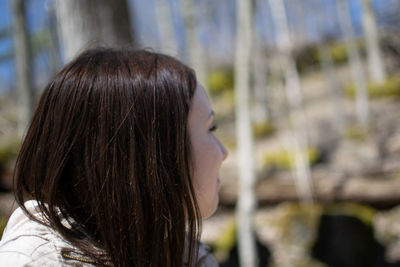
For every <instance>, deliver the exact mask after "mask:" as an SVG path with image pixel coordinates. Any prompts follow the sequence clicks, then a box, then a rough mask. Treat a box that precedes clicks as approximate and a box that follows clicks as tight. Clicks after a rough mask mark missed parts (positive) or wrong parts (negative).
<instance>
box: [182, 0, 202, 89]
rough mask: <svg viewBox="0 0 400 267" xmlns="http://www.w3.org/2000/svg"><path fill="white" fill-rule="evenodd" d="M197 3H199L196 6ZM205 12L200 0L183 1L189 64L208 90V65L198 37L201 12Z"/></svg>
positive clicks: (198, 79)
mask: <svg viewBox="0 0 400 267" xmlns="http://www.w3.org/2000/svg"><path fill="white" fill-rule="evenodd" d="M196 3H197V5H196V6H195V4H196ZM199 10H200V11H199ZM195 11H196V12H195ZM204 13H205V12H201V8H200V6H199V2H198V1H193V0H185V1H183V15H184V21H185V26H186V40H187V42H186V43H187V51H188V52H187V53H188V57H189V65H190V66H191V67H192V68H193V69H194V70H195V71H196V76H197V81H199V82H200V83H201V84H202V85H203V86H204V88H205V89H206V90H207V88H208V86H207V66H206V61H205V53H204V47H203V46H202V44H201V41H200V38H199V37H198V25H199V23H200V19H199V17H200V15H199V14H204ZM196 14H197V16H196Z"/></svg>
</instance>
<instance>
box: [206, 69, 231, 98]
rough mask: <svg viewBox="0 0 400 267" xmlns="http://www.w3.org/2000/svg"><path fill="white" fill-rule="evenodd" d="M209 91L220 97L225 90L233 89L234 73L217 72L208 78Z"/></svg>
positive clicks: (213, 72) (226, 71) (228, 71)
mask: <svg viewBox="0 0 400 267" xmlns="http://www.w3.org/2000/svg"><path fill="white" fill-rule="evenodd" d="M208 89H209V91H210V93H211V94H213V95H218V94H221V93H222V92H223V91H225V90H232V89H233V71H232V70H215V71H212V72H211V73H210V74H209V76H208Z"/></svg>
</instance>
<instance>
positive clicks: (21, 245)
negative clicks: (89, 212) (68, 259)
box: [0, 202, 70, 266]
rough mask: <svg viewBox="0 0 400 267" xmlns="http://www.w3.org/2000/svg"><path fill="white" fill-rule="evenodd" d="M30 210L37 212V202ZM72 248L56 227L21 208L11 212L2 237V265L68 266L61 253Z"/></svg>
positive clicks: (28, 204) (0, 260)
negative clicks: (32, 216) (41, 222)
mask: <svg viewBox="0 0 400 267" xmlns="http://www.w3.org/2000/svg"><path fill="white" fill-rule="evenodd" d="M25 206H26V207H27V209H28V210H29V211H30V212H32V214H33V215H37V214H38V213H36V211H35V206H34V204H33V203H30V202H29V203H28V202H27V203H26V204H25ZM63 247H70V245H69V244H68V243H67V242H65V241H64V240H63V239H62V238H61V237H60V236H59V235H58V234H57V233H56V232H55V231H54V230H52V229H51V228H50V227H47V226H45V225H43V224H40V223H38V222H36V221H34V220H32V219H30V218H29V217H28V216H27V215H26V214H25V213H24V212H23V211H22V209H21V208H18V209H17V210H15V211H14V213H13V214H12V215H11V217H10V219H9V221H8V223H7V226H6V229H5V230H4V233H3V237H2V239H1V240H0V262H1V264H2V266H68V265H69V264H65V261H64V259H63V257H62V255H61V249H62V248H63Z"/></svg>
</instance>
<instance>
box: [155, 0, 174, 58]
mask: <svg viewBox="0 0 400 267" xmlns="http://www.w3.org/2000/svg"><path fill="white" fill-rule="evenodd" d="M156 14H157V25H158V32H159V35H160V41H161V49H162V51H163V52H164V53H167V54H170V55H173V56H175V57H176V56H177V54H178V48H177V44H176V41H175V34H174V27H173V23H172V15H171V8H170V5H169V1H168V0H156Z"/></svg>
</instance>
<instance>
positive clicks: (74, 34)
mask: <svg viewBox="0 0 400 267" xmlns="http://www.w3.org/2000/svg"><path fill="white" fill-rule="evenodd" d="M55 8H56V14H57V21H58V23H57V24H58V32H59V34H60V41H61V44H62V45H63V46H64V49H63V51H64V60H65V61H69V60H70V59H72V58H73V57H74V56H76V55H77V54H78V53H79V52H81V51H83V50H84V49H85V48H87V47H90V46H93V45H96V46H131V45H133V37H132V36H133V34H132V27H131V23H130V16H129V8H128V3H127V1H126V0H113V1H109V0H84V1H82V0H68V1H66V0H55Z"/></svg>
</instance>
